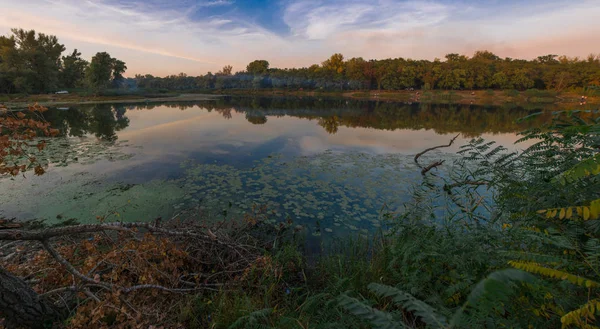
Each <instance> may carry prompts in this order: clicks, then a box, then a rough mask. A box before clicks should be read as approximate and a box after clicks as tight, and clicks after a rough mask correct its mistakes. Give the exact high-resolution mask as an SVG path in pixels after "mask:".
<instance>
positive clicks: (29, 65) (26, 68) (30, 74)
mask: <svg viewBox="0 0 600 329" xmlns="http://www.w3.org/2000/svg"><path fill="white" fill-rule="evenodd" d="M11 31H12V33H13V35H12V36H11V37H10V38H6V37H2V39H1V40H0V58H1V59H0V83H2V84H3V85H4V89H8V91H9V92H10V91H13V89H14V91H17V92H26V93H28V92H33V93H44V92H49V91H53V90H55V89H56V88H57V86H58V74H59V69H60V55H61V53H62V52H63V51H64V50H65V46H64V45H62V44H60V43H59V42H58V39H57V38H56V37H55V36H52V35H46V34H43V33H38V34H37V35H36V32H35V31H34V30H30V31H25V30H23V29H12V30H11ZM1 80H4V82H1ZM6 80H9V81H6Z"/></svg>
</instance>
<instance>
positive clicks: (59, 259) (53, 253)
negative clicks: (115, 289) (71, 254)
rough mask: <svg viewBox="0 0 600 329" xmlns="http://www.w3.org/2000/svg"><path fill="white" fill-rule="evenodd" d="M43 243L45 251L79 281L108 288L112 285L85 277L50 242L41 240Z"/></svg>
mask: <svg viewBox="0 0 600 329" xmlns="http://www.w3.org/2000/svg"><path fill="white" fill-rule="evenodd" d="M40 242H41V243H42V246H44V249H46V251H47V252H48V253H49V254H50V255H51V256H52V257H54V259H56V261H57V262H59V263H60V264H61V265H62V266H64V267H65V268H66V269H67V271H69V273H71V274H73V275H74V276H76V277H78V278H79V279H81V280H82V281H84V282H88V283H94V284H99V285H102V286H104V285H105V286H106V288H110V287H111V285H110V284H107V283H100V282H98V281H96V280H94V279H92V278H90V277H88V276H85V275H83V274H82V273H81V272H79V271H78V270H77V269H76V268H75V267H74V266H73V265H71V263H69V261H68V260H66V259H64V258H63V256H61V255H60V253H59V252H58V251H56V249H54V248H53V247H52V246H51V245H50V244H49V243H48V240H41V241H40Z"/></svg>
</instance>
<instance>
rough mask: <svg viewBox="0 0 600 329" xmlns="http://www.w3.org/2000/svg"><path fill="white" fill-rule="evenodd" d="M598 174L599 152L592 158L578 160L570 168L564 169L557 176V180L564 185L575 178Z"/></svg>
mask: <svg viewBox="0 0 600 329" xmlns="http://www.w3.org/2000/svg"><path fill="white" fill-rule="evenodd" d="M598 174H600V154H597V155H596V156H594V157H593V158H589V159H587V160H583V161H581V162H579V163H578V164H576V165H575V166H573V167H572V168H571V169H569V170H567V171H565V172H564V173H562V174H561V175H560V176H559V177H557V180H558V181H559V182H560V183H561V184H563V185H565V184H567V183H569V182H572V181H575V180H577V179H581V178H585V177H588V176H595V175H598Z"/></svg>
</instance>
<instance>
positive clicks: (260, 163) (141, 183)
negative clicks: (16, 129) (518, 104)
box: [0, 97, 550, 236]
mask: <svg viewBox="0 0 600 329" xmlns="http://www.w3.org/2000/svg"><path fill="white" fill-rule="evenodd" d="M539 110H540V109H528V110H525V109H522V108H509V107H507V108H498V107H483V106H458V105H432V104H404V103H394V102H371V101H356V100H348V99H315V98H251V97H235V98H232V97H223V98H220V99H217V100H213V101H196V102H180V103H164V104H158V103H157V104H154V103H151V104H98V105H89V106H74V107H70V108H68V109H64V108H63V109H51V110H50V111H49V112H47V113H48V115H47V119H48V120H49V121H50V122H51V123H52V125H53V126H54V127H56V128H59V129H60V130H61V133H62V136H63V137H61V138H59V139H56V140H53V141H52V143H50V146H49V149H48V150H47V151H46V153H45V155H44V156H45V157H46V158H47V159H48V161H50V162H51V165H50V168H49V170H48V172H47V174H45V175H43V176H41V177H36V176H33V175H31V174H30V175H27V176H26V177H17V178H14V179H3V180H0V202H1V203H2V207H1V209H0V217H7V218H13V217H15V218H18V219H43V220H46V221H48V222H58V221H61V220H66V219H71V218H75V219H77V220H78V221H80V222H94V221H97V220H98V219H104V220H124V221H137V220H140V221H147V220H152V219H155V218H157V217H162V218H171V217H173V216H175V215H176V214H178V213H180V212H181V211H183V210H189V209H194V211H197V212H198V213H202V215H203V216H205V217H206V216H208V217H213V218H219V219H223V218H225V219H233V218H241V217H242V216H243V215H244V214H248V213H260V216H263V217H264V218H266V220H267V221H272V222H277V221H286V220H291V221H293V222H295V223H298V224H302V225H305V226H307V227H309V229H310V232H311V234H313V235H315V236H319V235H332V234H336V233H340V232H353V231H356V232H360V233H367V232H370V231H372V230H373V229H377V228H379V227H381V225H382V222H381V219H382V214H383V213H384V212H390V211H391V212H395V211H401V210H402V204H403V203H404V202H405V201H407V200H408V199H409V198H410V197H411V194H410V190H411V187H412V186H413V185H414V184H415V183H418V182H419V181H420V180H421V179H422V178H421V175H420V173H419V170H418V168H417V167H416V166H415V164H414V162H413V157H414V154H416V153H418V152H420V151H422V150H423V149H425V148H428V147H432V146H436V145H441V144H447V143H448V141H449V140H450V139H451V138H452V137H454V136H456V135H457V134H459V138H458V139H457V140H456V142H455V144H454V145H453V146H452V147H449V148H445V149H440V150H438V151H436V152H432V153H430V154H429V153H428V154H427V155H426V156H424V157H423V159H422V161H423V162H425V163H427V162H428V161H434V160H439V159H449V160H451V159H452V158H456V155H455V152H456V151H457V150H458V148H459V147H460V145H464V144H465V143H466V142H467V141H468V140H470V139H471V138H474V137H478V136H481V137H484V138H486V139H489V140H494V141H497V142H498V143H499V144H501V145H504V146H506V147H508V148H509V149H517V148H518V147H521V148H522V147H524V145H521V146H515V145H513V143H514V142H515V141H516V140H517V139H518V136H517V135H516V132H518V131H521V130H523V129H525V128H528V127H534V126H538V125H540V124H541V123H542V122H544V121H545V120H548V118H549V115H550V114H549V113H547V114H544V115H541V116H539V117H537V118H535V119H534V120H533V121H527V122H525V123H521V124H519V123H517V119H519V118H521V117H524V116H526V115H528V114H531V113H533V112H536V111H539ZM259 209H262V210H259ZM264 210H266V212H265V211H264Z"/></svg>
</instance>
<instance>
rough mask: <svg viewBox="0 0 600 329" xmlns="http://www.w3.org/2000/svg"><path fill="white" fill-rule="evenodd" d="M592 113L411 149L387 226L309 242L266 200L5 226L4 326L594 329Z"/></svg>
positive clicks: (597, 207) (598, 206)
mask: <svg viewBox="0 0 600 329" xmlns="http://www.w3.org/2000/svg"><path fill="white" fill-rule="evenodd" d="M38 112H39V111H36V110H35V108H34V109H32V113H35V114H36V113H38ZM23 115H24V116H21V115H18V114H14V115H13V114H12V113H11V117H12V119H11V120H15V121H19V120H20V121H23V120H29V117H27V115H29V114H23ZM539 115H542V114H531V115H529V116H528V117H526V118H524V119H523V120H525V121H527V120H535V119H536V118H538V116H539ZM599 121H600V113H599V112H597V111H569V112H556V113H554V114H553V118H552V120H549V121H547V122H546V123H545V124H543V125H542V126H541V127H532V128H528V129H527V130H525V131H523V132H522V133H521V135H522V139H521V140H522V141H533V142H534V143H533V145H532V146H530V147H528V148H526V149H525V150H523V151H521V152H519V153H513V152H508V151H506V150H505V149H504V148H502V147H497V146H496V145H494V143H491V142H487V141H485V140H482V139H474V140H472V141H471V142H470V143H468V144H466V145H463V146H462V147H461V151H460V154H461V158H460V159H458V160H456V161H455V162H453V163H443V162H442V161H439V162H433V163H431V164H428V163H421V162H422V161H423V160H422V159H421V158H420V157H419V156H416V157H415V161H417V163H418V164H419V166H421V167H422V168H423V170H422V182H421V183H420V184H416V185H415V186H414V187H413V194H412V195H413V197H412V199H411V200H409V201H408V202H406V203H405V205H404V210H403V211H401V212H398V213H387V214H386V218H387V223H386V226H387V227H385V229H382V230H380V231H378V232H375V233H374V234H372V235H371V236H370V237H368V238H364V237H354V236H346V237H340V239H339V240H337V241H332V242H330V243H328V244H327V245H321V246H317V247H316V248H315V246H307V245H306V244H305V240H304V237H303V232H304V230H303V228H302V227H298V226H296V225H294V223H293V222H281V223H280V224H276V225H274V226H272V225H269V224H267V222H269V220H268V219H269V218H270V216H272V214H270V212H269V210H268V209H266V208H264V207H261V206H259V205H257V206H256V207H255V208H254V209H252V210H251V211H249V212H248V214H247V216H245V218H244V220H243V221H241V222H227V221H225V222H221V221H211V220H210V218H215V217H213V216H212V214H202V213H197V212H194V211H193V210H192V211H191V212H190V213H189V214H187V215H188V216H187V217H186V218H184V217H183V216H182V215H181V214H180V217H177V218H173V219H169V220H164V221H163V220H162V219H148V220H150V221H149V222H146V223H130V224H128V223H120V222H118V217H115V216H116V215H114V216H112V215H111V216H108V217H104V218H98V224H97V225H77V224H76V223H73V222H66V223H63V224H62V225H60V226H56V227H40V226H36V225H39V224H36V223H18V222H4V223H0V225H4V228H5V229H2V230H0V240H2V241H3V242H2V248H0V250H1V252H2V255H1V258H0V265H1V268H2V270H0V276H1V277H2V280H0V289H3V290H2V294H0V296H2V299H1V300H0V302H1V303H3V307H2V308H0V314H1V315H2V317H4V318H5V322H4V325H5V326H7V327H8V328H16V327H18V326H19V325H21V326H22V325H29V326H30V327H49V326H50V325H51V323H52V322H54V327H57V328H58V327H61V326H66V327H71V328H79V327H83V326H85V327H98V328H111V327H131V328H135V327H148V326H154V327H164V328H172V327H181V328H303V329H304V328H430V327H434V328H482V327H486V328H505V327H510V328H532V327H533V328H540V327H544V328H594V327H597V326H598V323H597V320H596V317H597V312H598V309H599V307H598V305H599V304H598V303H599V302H598V300H599V299H600V296H599V294H598V287H599V286H600V277H599V273H600V272H599V268H598V267H599V266H600V262H599V261H598V260H599V259H600V249H599V247H598V246H599V245H600V240H599V238H600V231H599V227H600V226H599V225H598V223H600V222H599V220H600V201H599V199H600V195H598V194H599V192H598V191H600V189H599V187H600V186H599V183H600V182H599V180H598V178H599V177H600V176H598V174H600V169H599V168H600V160H599V156H600V155H599V153H598V150H599V148H600V136H599V134H598V133H599V131H600V130H599V129H598V127H599V123H600V122H599ZM24 122H31V121H24ZM40 122H41V121H40ZM11 127H13V126H9V127H8V128H5V129H9V128H11ZM14 127H17V128H18V129H25V130H27V128H26V127H23V128H21V127H22V126H20V125H19V126H14ZM42 128H43V129H44V128H47V126H44V125H43V127H42ZM48 132H49V133H50V131H48ZM39 133H40V134H43V133H44V131H43V130H42V131H40V132H39ZM5 135H6V134H5ZM9 136H10V135H9ZM27 136H32V134H28V135H27ZM50 137H51V136H47V137H44V138H50ZM25 141H26V140H24V142H25ZM16 142H17V143H19V141H16ZM38 143H40V142H39V141H38ZM450 144H452V142H451V143H450ZM11 145H16V144H11ZM36 145H39V144H32V146H34V148H35V149H33V150H30V151H29V152H28V153H27V155H30V156H31V155H35V154H36V153H37V152H43V150H41V151H40V150H39V149H38V148H37V147H35V146H36ZM432 147H433V148H432V149H434V148H435V146H434V145H432ZM439 147H442V146H439ZM42 149H43V148H42ZM4 150H7V151H6V152H4V153H2V156H3V157H4V158H6V157H7V156H8V154H9V153H10V149H7V148H6V146H5V149H3V151H4ZM25 160H27V159H25ZM27 161H29V160H27ZM2 163H7V161H6V160H5V161H3V162H2ZM18 168H19V170H20V171H19V172H18V173H17V174H21V167H18ZM34 168H35V167H33V168H29V167H26V168H24V169H25V173H26V174H27V171H28V170H30V169H34ZM436 168H437V169H441V168H446V170H447V171H445V173H444V174H442V173H441V172H437V169H436ZM36 172H37V170H36ZM6 174H8V175H10V174H15V173H14V172H12V171H7V172H6ZM40 174H41V172H40ZM489 191H491V192H493V198H491V199H490V198H487V197H484V192H486V193H487V192H489ZM190 219H191V220H193V221H191V222H190V221H188V220H190ZM200 220H201V221H200ZM32 309H33V310H36V312H38V313H32V311H31V310H32ZM24 310H26V311H24ZM31 314H35V315H36V317H32V316H31ZM42 320H43V321H42ZM19 321H20V322H19Z"/></svg>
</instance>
